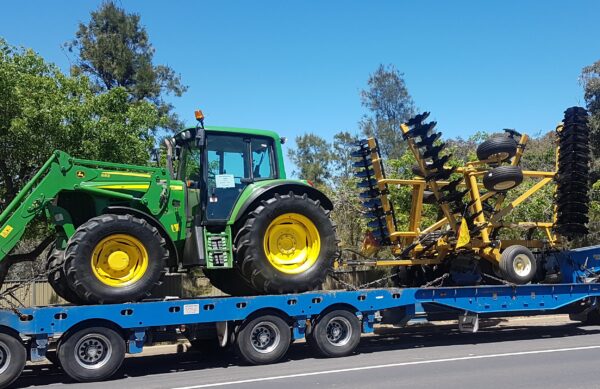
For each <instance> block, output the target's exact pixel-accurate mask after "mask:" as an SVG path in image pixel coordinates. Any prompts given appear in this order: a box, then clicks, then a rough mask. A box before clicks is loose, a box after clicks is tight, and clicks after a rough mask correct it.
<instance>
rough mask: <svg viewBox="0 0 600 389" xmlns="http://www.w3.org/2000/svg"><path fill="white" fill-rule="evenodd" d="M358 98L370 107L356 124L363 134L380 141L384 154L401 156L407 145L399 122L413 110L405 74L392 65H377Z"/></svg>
mask: <svg viewBox="0 0 600 389" xmlns="http://www.w3.org/2000/svg"><path fill="white" fill-rule="evenodd" d="M360 98H361V103H362V105H363V106H364V107H366V108H367V109H368V110H369V113H368V114H367V115H365V116H364V117H363V119H362V120H361V122H360V123H359V125H360V127H361V129H362V131H363V133H364V134H365V135H366V136H374V137H376V138H377V139H378V140H379V146H380V148H381V153H382V155H383V156H384V157H386V158H388V159H398V158H400V157H401V156H402V154H403V153H404V150H405V147H406V146H405V145H404V142H403V139H402V130H401V129H400V124H402V123H405V122H406V121H408V119H409V118H410V117H411V116H413V114H414V111H415V106H414V103H413V100H412V97H411V96H410V94H409V93H408V88H407V87H406V83H405V82H404V74H402V73H400V72H399V71H398V70H397V69H396V68H395V67H394V66H393V65H388V66H383V65H379V68H377V70H376V71H375V72H374V73H373V74H371V76H370V77H369V80H368V81H367V88H366V89H364V90H362V91H361V92H360Z"/></svg>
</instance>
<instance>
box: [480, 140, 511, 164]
mask: <svg viewBox="0 0 600 389" xmlns="http://www.w3.org/2000/svg"><path fill="white" fill-rule="evenodd" d="M516 153H517V142H516V141H515V140H514V139H513V138H509V137H505V136H503V137H494V138H490V139H488V140H486V141H485V142H483V143H481V144H480V145H479V146H477V158H478V159H479V160H480V161H484V160H487V159H490V158H492V157H501V160H502V161H506V160H508V159H510V158H512V157H513V156H514V155H515V154H516Z"/></svg>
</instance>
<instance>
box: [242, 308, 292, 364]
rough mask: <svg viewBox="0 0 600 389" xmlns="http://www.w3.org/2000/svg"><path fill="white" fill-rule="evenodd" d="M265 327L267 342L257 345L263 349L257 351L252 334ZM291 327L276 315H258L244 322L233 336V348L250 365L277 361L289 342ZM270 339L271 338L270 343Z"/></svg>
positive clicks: (283, 353)
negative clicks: (267, 335)
mask: <svg viewBox="0 0 600 389" xmlns="http://www.w3.org/2000/svg"><path fill="white" fill-rule="evenodd" d="M262 329H265V330H266V331H268V332H269V333H270V336H271V337H270V338H269V343H267V344H266V345H257V347H258V348H262V349H263V351H266V350H268V349H269V348H270V347H272V350H269V351H267V352H260V351H258V350H257V349H256V348H255V347H254V345H253V334H254V335H256V332H260V331H261V330H262ZM291 338H292V334H291V328H290V326H289V324H288V323H286V321H285V320H283V319H282V318H281V317H279V316H276V315H265V316H258V317H255V318H254V319H251V320H249V321H247V322H246V323H244V324H243V325H242V327H241V328H240V330H239V331H238V333H237V336H236V337H235V342H234V348H235V351H236V353H237V354H238V355H239V356H240V358H242V359H243V360H244V361H246V362H247V363H249V364H251V365H266V364H269V363H275V362H277V361H279V360H280V359H281V358H283V356H284V355H285V353H286V352H287V350H288V348H289V347H290V343H291ZM271 339H273V341H272V343H271Z"/></svg>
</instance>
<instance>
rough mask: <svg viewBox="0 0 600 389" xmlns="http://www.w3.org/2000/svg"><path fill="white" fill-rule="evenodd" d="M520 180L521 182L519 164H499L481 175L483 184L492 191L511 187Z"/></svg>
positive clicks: (500, 190) (516, 184)
mask: <svg viewBox="0 0 600 389" xmlns="http://www.w3.org/2000/svg"><path fill="white" fill-rule="evenodd" d="M521 182H523V171H522V170H521V168H520V167H519V166H500V167H497V168H494V169H492V170H490V171H488V172H487V173H486V174H485V176H483V186H484V187H485V188H486V189H487V190H489V191H494V192H503V191H507V190H510V189H513V188H515V187H516V186H518V185H519V184H520V183H521Z"/></svg>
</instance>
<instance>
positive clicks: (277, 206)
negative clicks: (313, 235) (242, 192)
mask: <svg viewBox="0 0 600 389" xmlns="http://www.w3.org/2000/svg"><path fill="white" fill-rule="evenodd" d="M286 213H296V214H300V215H303V216H305V217H306V218H308V219H309V220H311V221H312V222H313V223H314V225H315V226H316V228H317V230H318V233H319V236H320V239H321V250H320V252H319V255H318V257H317V260H316V261H315V263H314V264H313V265H312V266H311V267H310V268H309V269H308V270H306V271H305V272H302V273H299V274H286V273H283V272H280V271H278V270H277V269H276V268H275V267H273V266H272V265H271V263H270V262H269V260H268V259H267V256H266V253H265V250H264V247H263V238H264V235H265V233H266V231H267V228H268V227H269V225H270V223H271V222H272V221H273V220H274V219H275V218H276V217H278V216H280V215H283V214H286ZM234 247H235V253H236V255H235V257H236V265H237V266H239V268H240V269H241V273H242V275H243V276H244V278H246V279H248V280H249V281H250V283H251V285H252V287H253V288H254V289H256V290H257V291H258V292H260V293H275V294H283V293H299V292H305V291H308V290H313V289H316V288H318V287H320V286H321V284H322V283H323V281H324V280H325V277H326V276H327V275H328V274H329V272H330V271H331V269H332V268H333V263H334V261H335V259H336V258H337V257H338V240H337V238H336V235H335V225H334V224H333V222H332V221H331V219H330V218H329V211H327V210H325V209H324V208H323V207H321V205H320V203H319V201H315V200H313V199H311V198H309V197H308V196H307V195H306V194H304V195H302V196H299V195H296V194H294V192H289V193H288V194H286V195H279V194H276V195H275V197H273V198H270V199H268V200H266V201H262V203H261V204H260V205H259V206H258V207H256V209H254V210H253V211H251V212H250V213H249V215H248V217H247V219H246V221H245V223H244V225H243V227H242V228H241V229H240V230H239V231H238V232H237V234H236V237H235V244H234Z"/></svg>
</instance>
